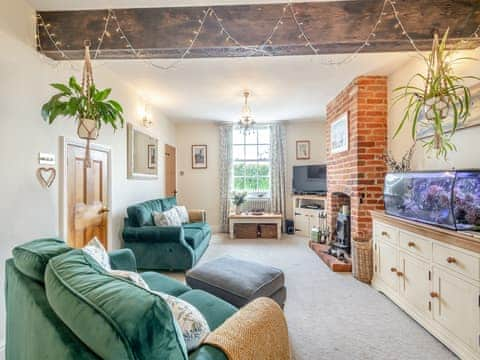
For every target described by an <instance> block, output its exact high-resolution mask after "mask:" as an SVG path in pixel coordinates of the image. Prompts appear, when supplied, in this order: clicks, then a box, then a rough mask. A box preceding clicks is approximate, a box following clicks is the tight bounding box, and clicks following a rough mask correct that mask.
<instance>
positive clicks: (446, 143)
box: [394, 29, 478, 158]
mask: <svg viewBox="0 0 480 360" xmlns="http://www.w3.org/2000/svg"><path fill="white" fill-rule="evenodd" d="M447 39H448V29H447V31H446V32H445V34H444V35H443V37H442V39H441V40H439V36H438V33H435V34H434V40H433V47H432V52H431V54H430V55H429V56H428V57H426V58H425V62H426V67H427V71H426V74H421V73H417V74H415V75H414V76H413V77H412V78H411V79H410V81H409V82H408V83H407V85H406V86H401V87H398V88H396V89H394V93H397V95H396V96H395V97H394V104H395V103H397V102H398V101H401V100H404V99H406V101H407V106H406V109H405V112H404V115H403V117H402V120H401V122H400V124H399V126H398V128H397V129H396V131H395V134H394V137H396V136H397V135H398V134H399V133H400V131H401V130H402V128H403V127H404V125H405V123H406V122H407V121H411V122H412V127H411V134H412V138H413V139H414V140H416V136H417V132H418V129H419V128H420V127H421V128H427V129H430V130H431V131H432V132H433V136H432V137H430V138H428V139H426V140H424V144H423V146H424V147H425V148H426V150H427V152H432V151H433V152H435V155H436V157H437V158H439V157H443V158H446V156H447V154H448V152H449V151H454V150H456V147H455V144H454V143H453V142H452V141H451V139H452V136H453V135H454V134H455V131H456V130H457V129H458V128H459V126H461V125H462V124H463V123H464V122H465V121H466V120H467V119H468V117H469V115H470V104H471V94H470V89H469V88H468V86H465V85H464V84H463V83H464V81H465V80H467V79H478V78H476V77H474V76H458V75H456V74H455V72H454V70H453V67H452V65H453V64H454V63H455V62H458V61H462V60H476V59H472V58H467V57H461V58H453V56H452V55H453V51H452V50H448V49H447ZM414 81H418V83H420V84H421V85H418V86H417V85H413V84H412V83H413V82H414Z"/></svg>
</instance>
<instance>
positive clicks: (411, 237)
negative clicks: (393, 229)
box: [399, 230, 432, 259]
mask: <svg viewBox="0 0 480 360" xmlns="http://www.w3.org/2000/svg"><path fill="white" fill-rule="evenodd" d="M399 244H400V248H402V249H404V250H406V251H407V252H409V253H411V254H414V255H417V256H421V257H423V258H425V259H431V258H432V242H431V241H430V240H428V239H425V238H422V237H420V236H417V235H415V234H412V233H409V232H407V231H401V230H400V235H399Z"/></svg>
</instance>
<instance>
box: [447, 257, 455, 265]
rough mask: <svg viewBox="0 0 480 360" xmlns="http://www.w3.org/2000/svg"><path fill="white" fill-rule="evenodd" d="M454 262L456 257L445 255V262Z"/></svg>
mask: <svg viewBox="0 0 480 360" xmlns="http://www.w3.org/2000/svg"><path fill="white" fill-rule="evenodd" d="M456 262H457V259H455V258H454V257H453V256H449V257H447V263H449V264H454V263H456Z"/></svg>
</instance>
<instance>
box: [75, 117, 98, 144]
mask: <svg viewBox="0 0 480 360" xmlns="http://www.w3.org/2000/svg"><path fill="white" fill-rule="evenodd" d="M98 132H99V128H98V123H97V121H96V120H92V119H80V120H79V122H78V128H77V134H78V137H79V138H80V139H85V140H96V139H97V138H98Z"/></svg>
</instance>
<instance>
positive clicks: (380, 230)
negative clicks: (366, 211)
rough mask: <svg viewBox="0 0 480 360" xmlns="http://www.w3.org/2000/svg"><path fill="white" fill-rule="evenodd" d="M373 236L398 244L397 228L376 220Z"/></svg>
mask: <svg viewBox="0 0 480 360" xmlns="http://www.w3.org/2000/svg"><path fill="white" fill-rule="evenodd" d="M375 238H376V240H385V241H388V242H389V243H391V244H393V245H398V229H395V228H394V227H393V226H389V225H386V224H384V223H381V222H378V221H377V222H375Z"/></svg>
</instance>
